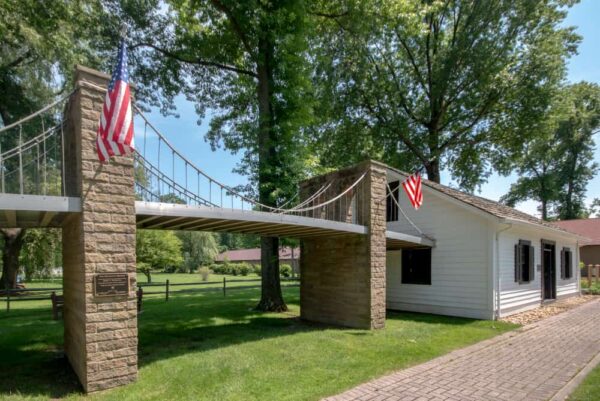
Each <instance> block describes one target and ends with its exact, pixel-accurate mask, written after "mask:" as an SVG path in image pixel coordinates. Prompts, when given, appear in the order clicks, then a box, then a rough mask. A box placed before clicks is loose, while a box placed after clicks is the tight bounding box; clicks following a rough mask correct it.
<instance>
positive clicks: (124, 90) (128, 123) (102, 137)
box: [96, 40, 134, 163]
mask: <svg viewBox="0 0 600 401" xmlns="http://www.w3.org/2000/svg"><path fill="white" fill-rule="evenodd" d="M131 107H132V106H131V93H130V91H129V74H128V73H127V50H126V49H125V41H123V40H121V43H120V45H119V56H118V60H117V66H116V67H115V70H114V71H113V74H112V78H111V80H110V83H109V84H108V92H107V93H106V98H105V99H104V109H103V110H102V114H100V126H99V127H98V135H97V137H96V147H97V150H98V159H99V160H100V161H101V162H102V163H106V162H108V159H109V158H111V157H113V156H122V155H126V154H130V153H131V152H133V150H134V139H133V113H132V110H131Z"/></svg>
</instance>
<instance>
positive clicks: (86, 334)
mask: <svg viewBox="0 0 600 401" xmlns="http://www.w3.org/2000/svg"><path fill="white" fill-rule="evenodd" d="M109 80H110V77H109V76H107V75H105V74H102V73H99V72H97V71H93V70H90V69H87V68H85V67H79V66H78V67H77V68H76V75H75V84H76V87H77V88H78V90H77V92H75V94H74V95H73V96H72V97H71V100H70V102H69V104H68V106H67V110H66V113H67V126H66V127H65V135H64V138H65V160H66V162H65V170H66V176H67V177H66V179H65V182H64V185H65V186H66V188H65V190H66V193H67V195H68V196H76V197H80V198H81V204H82V212H81V213H79V214H77V215H73V216H72V217H71V218H69V219H68V220H67V222H66V223H65V225H64V227H63V230H62V232H63V269H64V278H63V283H64V284H63V285H64V297H65V306H64V325H65V333H64V341H65V353H66V355H67V358H68V359H69V361H70V363H71V366H72V367H73V370H74V371H75V373H76V374H77V376H78V377H79V380H80V382H81V384H82V385H83V388H84V390H85V391H86V392H94V391H98V390H103V389H107V388H110V387H116V386H120V385H123V384H126V383H130V382H133V381H135V380H136V378H137V311H136V297H135V288H136V266H135V227H136V226H135V196H134V174H133V158H132V157H131V156H128V157H117V158H114V159H112V160H111V162H110V163H109V164H106V165H101V164H100V163H99V162H98V157H97V155H96V148H95V138H96V130H97V128H98V118H99V115H100V112H101V110H102V107H103V104H104V96H105V91H104V90H101V89H99V88H96V87H94V86H93V85H97V86H101V87H104V88H106V86H107V84H108V82H109ZM90 83H91V84H93V85H90ZM106 273H119V274H120V275H119V274H117V276H118V277H119V279H123V278H126V281H127V283H128V289H127V286H125V293H122V294H120V295H115V296H103V297H99V296H97V295H96V294H95V292H94V280H95V279H97V278H98V277H102V278H106V277H108V276H106ZM124 275H126V276H124ZM113 277H114V276H113Z"/></svg>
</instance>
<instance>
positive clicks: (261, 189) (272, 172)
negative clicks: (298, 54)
mask: <svg viewBox="0 0 600 401" xmlns="http://www.w3.org/2000/svg"><path fill="white" fill-rule="evenodd" d="M272 60H273V44H272V42H271V40H270V39H269V37H268V29H265V28H263V34H262V35H261V37H260V38H259V41H258V63H257V73H258V84H257V96H258V112H259V116H258V125H259V132H258V193H259V202H260V203H263V204H265V205H269V206H276V204H275V199H274V197H273V193H274V190H275V183H276V181H277V174H278V173H277V170H279V169H278V168H277V164H278V156H277V150H276V145H277V138H276V132H275V123H274V121H273V107H272V104H271V100H272V96H273V71H272V66H271V63H272ZM260 247H261V252H260V262H261V280H262V282H261V284H262V285H261V297H260V302H259V303H258V305H257V306H256V309H258V310H262V311H275V312H283V311H286V310H287V306H286V304H285V302H284V301H283V295H282V293H281V284H280V281H279V239H278V238H277V237H262V238H261V240H260Z"/></svg>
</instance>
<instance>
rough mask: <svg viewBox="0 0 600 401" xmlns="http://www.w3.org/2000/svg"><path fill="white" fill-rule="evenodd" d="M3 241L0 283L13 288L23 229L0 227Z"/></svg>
mask: <svg viewBox="0 0 600 401" xmlns="http://www.w3.org/2000/svg"><path fill="white" fill-rule="evenodd" d="M0 234H2V239H3V242H4V249H3V252H2V277H0V285H1V286H2V288H15V287H16V285H17V273H18V272H19V254H20V252H21V247H22V245H23V237H24V236H25V230H22V229H20V228H3V229H0Z"/></svg>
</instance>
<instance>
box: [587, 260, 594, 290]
mask: <svg viewBox="0 0 600 401" xmlns="http://www.w3.org/2000/svg"><path fill="white" fill-rule="evenodd" d="M593 267H594V265H587V279H588V288H592V268H593Z"/></svg>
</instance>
